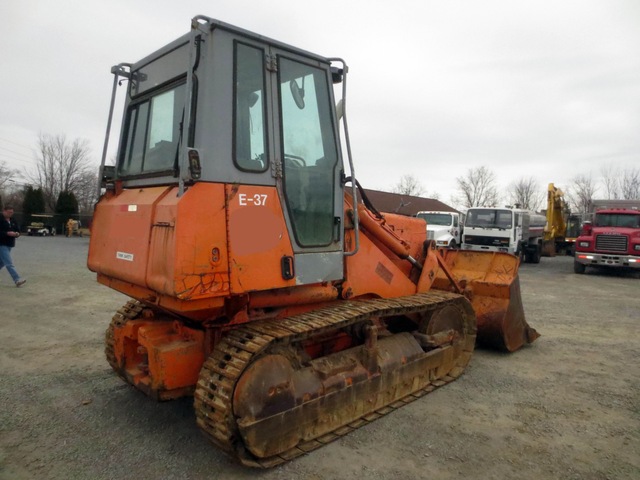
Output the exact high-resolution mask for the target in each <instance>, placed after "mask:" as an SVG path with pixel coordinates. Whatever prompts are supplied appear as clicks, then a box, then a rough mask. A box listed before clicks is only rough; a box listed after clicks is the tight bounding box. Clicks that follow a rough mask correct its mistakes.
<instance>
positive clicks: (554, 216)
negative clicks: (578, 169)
mask: <svg viewBox="0 0 640 480" xmlns="http://www.w3.org/2000/svg"><path fill="white" fill-rule="evenodd" d="M568 210H569V209H568V207H567V204H566V202H565V200H564V193H563V192H562V190H560V189H559V188H557V187H556V186H555V185H554V184H553V183H550V184H549V187H548V188H547V224H546V225H545V227H544V239H543V242H542V255H543V256H545V257H555V256H556V253H557V252H559V251H561V250H563V249H564V248H565V243H566V241H565V236H566V233H567V223H566V221H565V217H566V216H567V213H568Z"/></svg>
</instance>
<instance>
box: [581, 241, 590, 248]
mask: <svg viewBox="0 0 640 480" xmlns="http://www.w3.org/2000/svg"><path fill="white" fill-rule="evenodd" d="M580 246H581V247H585V248H586V247H588V246H589V242H580Z"/></svg>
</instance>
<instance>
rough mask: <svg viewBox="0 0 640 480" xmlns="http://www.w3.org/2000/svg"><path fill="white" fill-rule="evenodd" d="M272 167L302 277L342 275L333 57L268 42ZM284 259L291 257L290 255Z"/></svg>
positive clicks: (298, 275)
mask: <svg viewBox="0 0 640 480" xmlns="http://www.w3.org/2000/svg"><path fill="white" fill-rule="evenodd" d="M270 53H271V55H270V68H269V71H270V80H271V82H270V84H271V96H272V114H273V117H272V125H273V126H274V136H273V148H274V151H273V158H274V166H275V169H274V175H275V177H276V185H277V187H278V191H279V194H280V196H281V200H282V204H283V205H285V206H286V208H285V217H286V223H287V228H288V230H289V236H290V238H291V241H292V244H293V245H292V247H293V252H294V254H293V258H292V259H290V260H289V261H290V263H291V265H292V266H293V272H292V275H293V276H294V278H295V280H296V283H297V284H299V285H303V284H309V283H318V282H323V281H330V280H338V279H341V278H343V246H342V243H343V234H342V232H343V214H344V213H343V212H344V207H343V202H344V192H343V189H344V185H343V182H342V177H343V175H344V174H343V167H342V159H341V156H340V149H339V143H338V130H337V125H336V123H335V113H334V99H333V91H332V82H331V72H330V66H329V64H328V63H326V62H323V61H321V60H318V59H314V58H309V57H305V56H303V55H301V54H297V53H295V52H289V51H283V50H280V49H277V48H272V49H271V52H270ZM285 261H286V260H285Z"/></svg>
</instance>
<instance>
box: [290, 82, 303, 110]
mask: <svg viewBox="0 0 640 480" xmlns="http://www.w3.org/2000/svg"><path fill="white" fill-rule="evenodd" d="M302 82H303V83H302V88H300V87H299V86H298V82H296V81H295V80H291V81H290V82H289V88H290V89H291V95H293V101H294V102H296V105H297V106H298V108H299V109H300V110H302V109H303V108H304V78H303V79H302Z"/></svg>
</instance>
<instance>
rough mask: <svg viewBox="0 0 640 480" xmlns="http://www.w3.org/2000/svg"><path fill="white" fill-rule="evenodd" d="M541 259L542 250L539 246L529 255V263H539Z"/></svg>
mask: <svg viewBox="0 0 640 480" xmlns="http://www.w3.org/2000/svg"><path fill="white" fill-rule="evenodd" d="M541 258H542V250H541V248H540V245H538V247H537V248H536V251H535V252H533V253H532V254H531V263H540V259H541Z"/></svg>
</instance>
